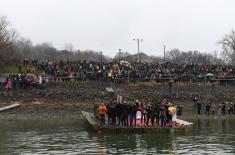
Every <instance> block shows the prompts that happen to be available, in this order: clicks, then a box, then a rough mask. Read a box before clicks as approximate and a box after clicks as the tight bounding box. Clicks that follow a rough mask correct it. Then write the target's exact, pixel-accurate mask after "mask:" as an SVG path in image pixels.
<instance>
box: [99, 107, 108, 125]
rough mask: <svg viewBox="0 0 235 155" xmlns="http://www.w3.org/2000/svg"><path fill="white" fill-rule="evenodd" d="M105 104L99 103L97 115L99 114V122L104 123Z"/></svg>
mask: <svg viewBox="0 0 235 155" xmlns="http://www.w3.org/2000/svg"><path fill="white" fill-rule="evenodd" d="M106 110H107V108H106V106H105V104H104V103H101V104H100V106H99V115H100V124H101V125H104V124H105V114H106Z"/></svg>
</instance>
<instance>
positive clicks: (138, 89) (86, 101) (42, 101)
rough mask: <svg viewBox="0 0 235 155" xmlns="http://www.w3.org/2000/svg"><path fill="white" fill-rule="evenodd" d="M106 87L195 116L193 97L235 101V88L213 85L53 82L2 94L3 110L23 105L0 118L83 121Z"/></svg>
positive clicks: (3, 91) (2, 92)
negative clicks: (83, 113)
mask: <svg viewBox="0 0 235 155" xmlns="http://www.w3.org/2000/svg"><path fill="white" fill-rule="evenodd" d="M105 87H112V88H114V90H116V91H117V92H119V93H121V94H122V95H123V96H124V98H126V99H129V100H133V101H135V100H136V99H138V100H148V101H153V102H155V101H158V102H160V101H161V100H162V99H163V98H169V101H171V102H173V103H176V104H182V105H183V107H184V109H183V111H184V112H186V113H188V114H193V113H192V100H191V98H192V96H194V95H197V97H198V98H199V101H200V102H202V103H203V104H204V103H206V102H209V101H210V99H215V100H216V101H217V102H218V103H220V102H223V101H232V102H234V101H235V91H234V90H235V88H234V87H231V86H219V85H216V87H215V90H213V91H212V88H211V85H210V84H189V83H174V84H173V87H172V91H171V93H170V92H169V90H168V89H169V88H168V84H167V83H153V82H148V83H146V82H142V83H130V84H113V83H103V82H68V83H50V84H49V85H48V88H47V89H46V90H39V89H32V90H15V91H10V92H7V91H5V90H1V91H0V107H3V106H5V105H9V104H11V102H13V101H17V102H20V103H21V104H22V105H21V106H20V107H18V108H16V109H11V110H8V111H5V112H1V113H0V118H23V119H27V118H32V117H33V118H54V117H57V118H58V117H61V118H69V117H71V118H81V117H82V116H81V113H80V111H81V110H88V111H92V110H93V101H94V99H95V98H100V97H103V93H102V92H103V91H104V89H105Z"/></svg>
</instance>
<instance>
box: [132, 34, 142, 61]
mask: <svg viewBox="0 0 235 155" xmlns="http://www.w3.org/2000/svg"><path fill="white" fill-rule="evenodd" d="M133 40H134V41H136V42H137V46H138V48H137V50H138V60H137V61H138V63H139V64H140V41H143V39H139V38H138V39H133Z"/></svg>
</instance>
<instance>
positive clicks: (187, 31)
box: [0, 0, 235, 56]
mask: <svg viewBox="0 0 235 155" xmlns="http://www.w3.org/2000/svg"><path fill="white" fill-rule="evenodd" d="M234 6H235V1H234V0H0V14H3V15H5V16H7V17H8V20H9V21H10V22H11V24H12V26H13V27H14V28H15V29H16V30H17V31H18V32H19V33H20V34H21V36H23V37H26V38H30V39H31V40H32V42H33V43H34V44H38V43H42V42H49V43H51V44H52V45H53V46H55V47H56V48H58V49H63V48H64V47H65V45H66V44H69V43H71V44H73V46H74V48H76V49H77V48H79V49H81V50H86V49H92V50H96V51H103V52H104V54H106V55H109V56H113V55H115V53H116V52H117V51H118V49H119V48H121V49H122V50H123V51H127V52H130V53H132V54H133V53H136V52H137V43H136V42H134V41H133V38H141V39H143V42H141V44H140V50H141V51H142V52H145V53H147V54H150V55H155V56H159V55H162V53H163V45H164V44H165V45H166V48H167V50H169V49H172V48H178V49H180V50H184V51H187V50H199V51H200V52H212V51H214V50H218V51H219V50H220V46H218V45H217V41H218V40H219V39H221V38H222V37H223V36H224V35H225V34H226V33H229V32H230V31H231V30H232V29H233V28H235V18H234V15H235V9H234Z"/></svg>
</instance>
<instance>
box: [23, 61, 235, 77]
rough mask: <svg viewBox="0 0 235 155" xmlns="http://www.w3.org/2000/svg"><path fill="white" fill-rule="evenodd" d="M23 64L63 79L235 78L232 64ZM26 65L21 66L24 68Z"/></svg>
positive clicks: (122, 62) (30, 62)
mask: <svg viewBox="0 0 235 155" xmlns="http://www.w3.org/2000/svg"><path fill="white" fill-rule="evenodd" d="M23 66H25V67H26V68H27V72H29V73H35V70H38V71H40V72H45V74H46V76H47V77H48V78H55V79H56V77H60V78H61V77H63V80H69V79H75V80H95V81H114V82H118V80H121V79H124V80H129V79H141V80H149V79H155V80H159V81H161V80H163V79H168V78H172V79H175V80H179V81H185V82H202V81H205V77H213V78H218V79H229V78H234V77H235V68H234V67H233V66H228V65H224V66H222V65H213V64H210V65H209V64H172V63H170V62H164V63H137V62H134V63H129V62H126V61H119V62H107V63H106V62H103V63H100V62H86V61H74V62H70V61H59V62H57V61H48V60H46V61H38V60H32V61H30V60H28V59H25V60H24V62H23ZM21 68H22V65H19V70H21Z"/></svg>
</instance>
